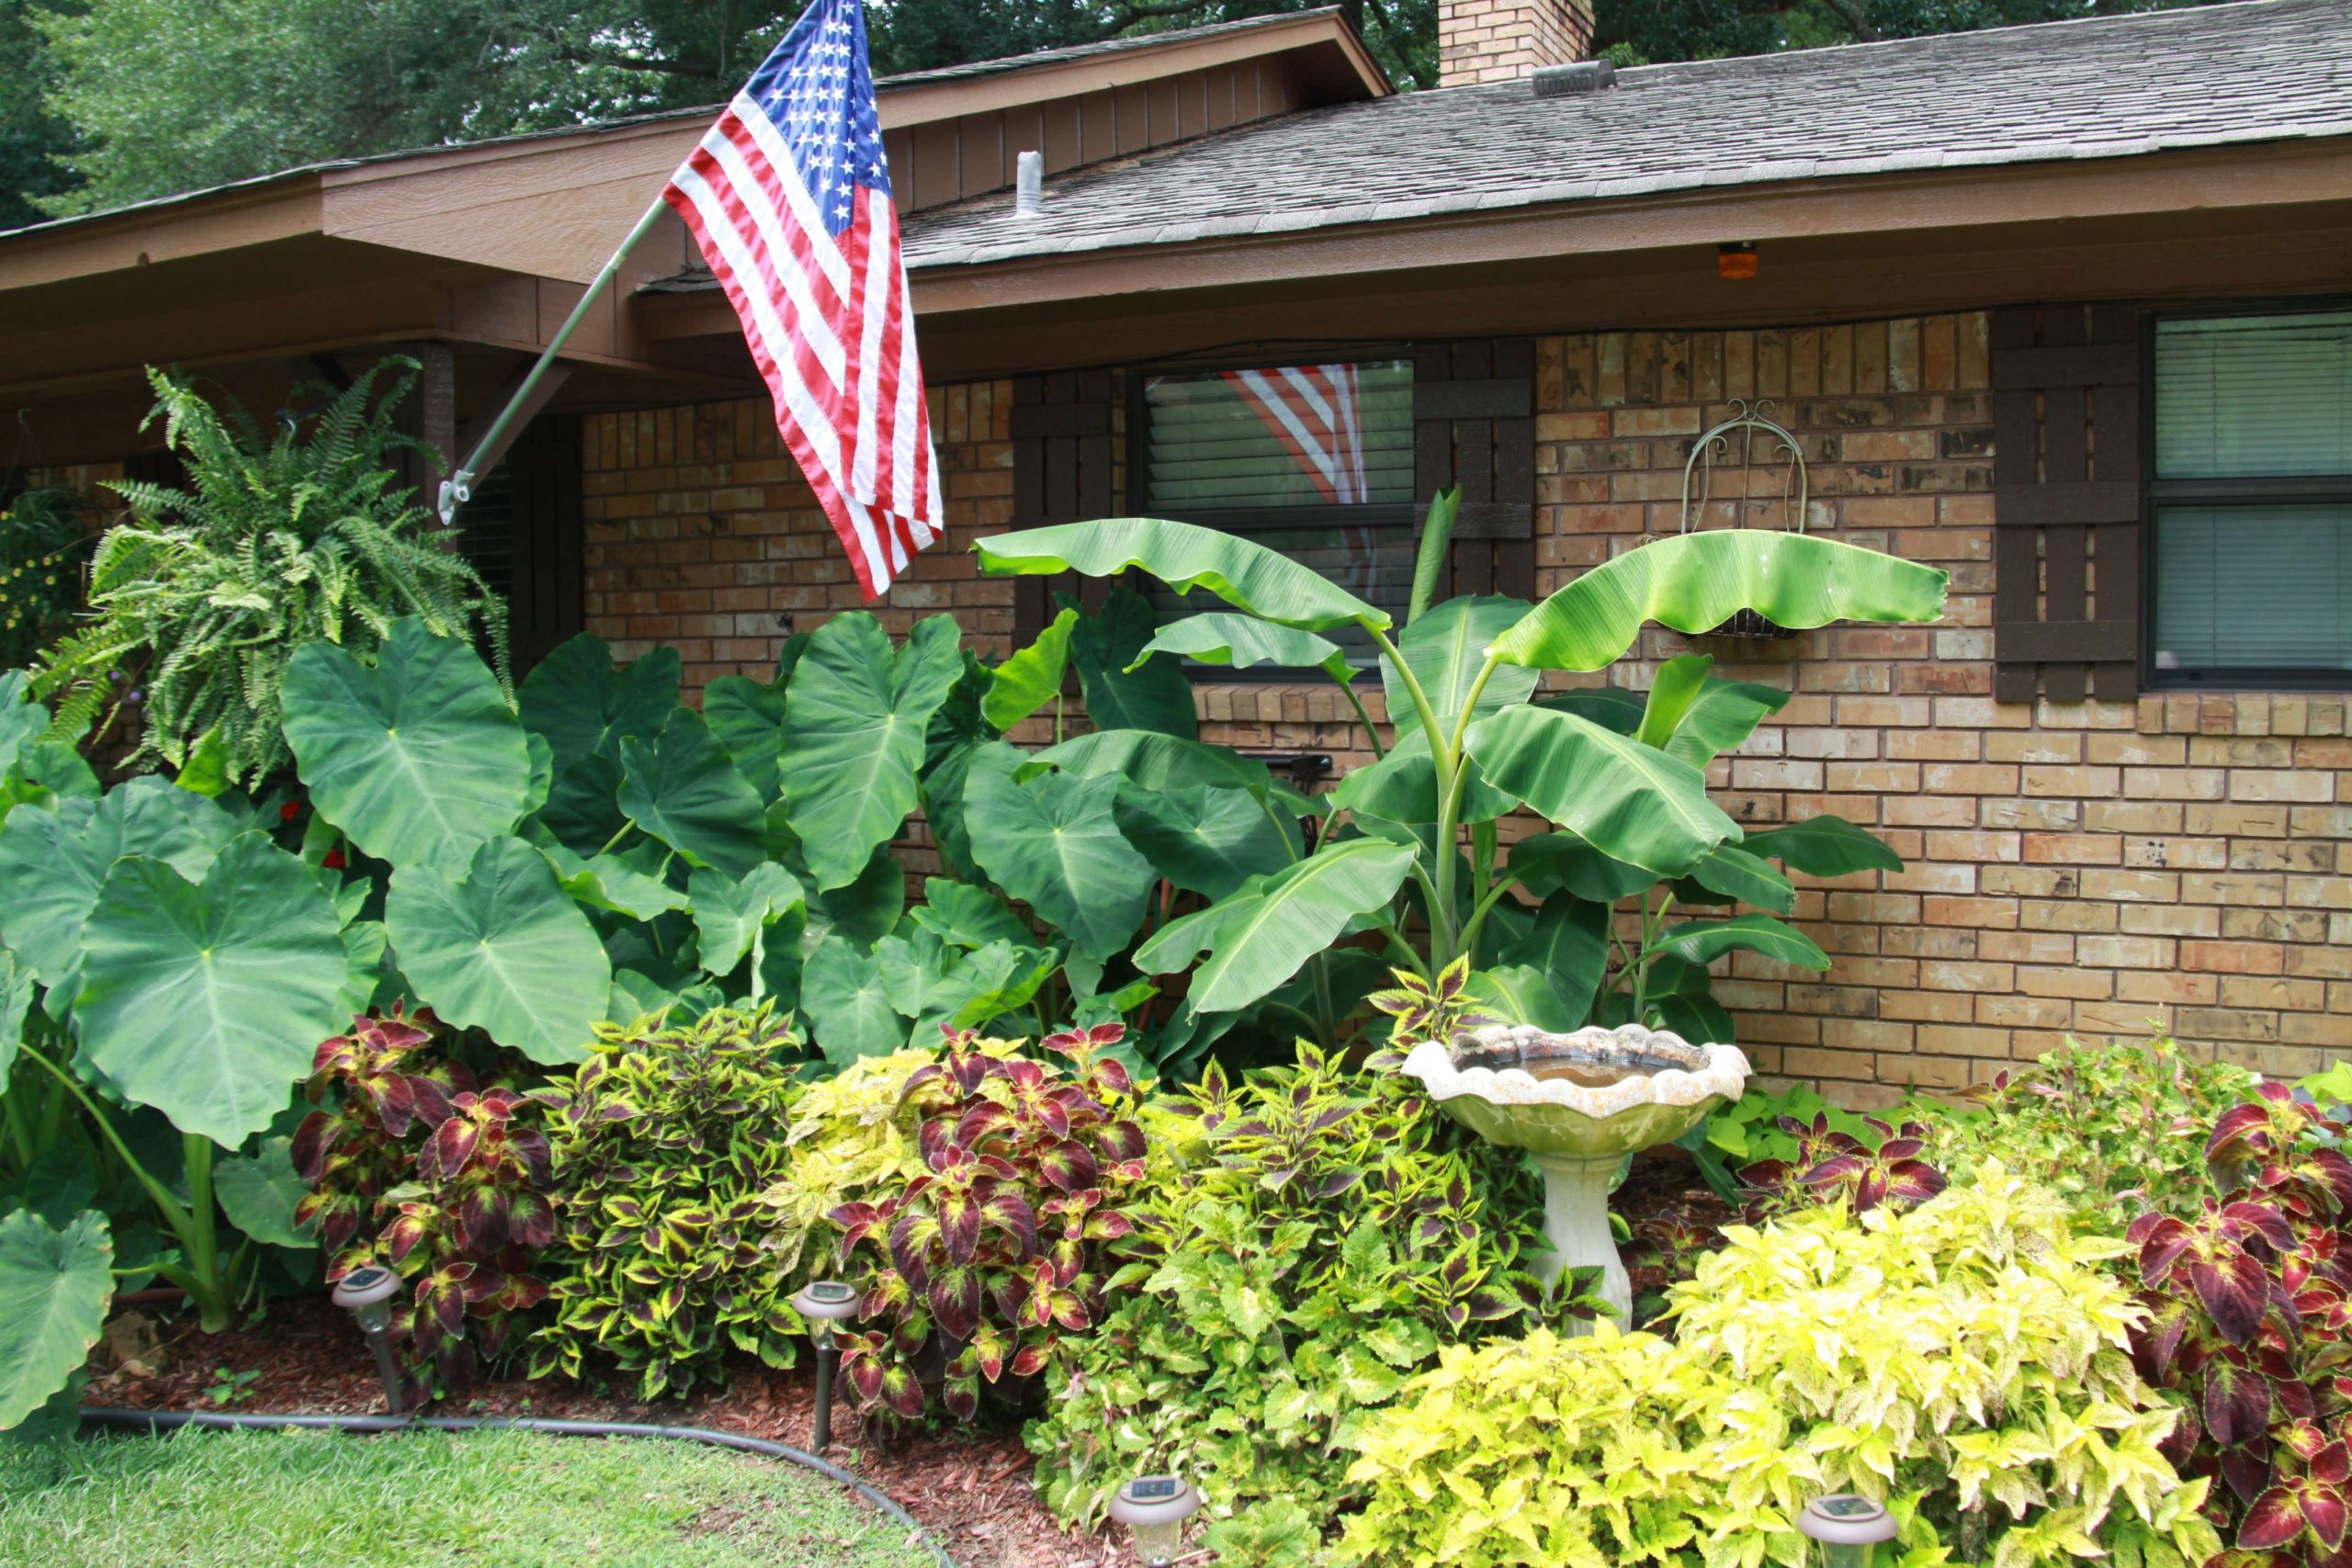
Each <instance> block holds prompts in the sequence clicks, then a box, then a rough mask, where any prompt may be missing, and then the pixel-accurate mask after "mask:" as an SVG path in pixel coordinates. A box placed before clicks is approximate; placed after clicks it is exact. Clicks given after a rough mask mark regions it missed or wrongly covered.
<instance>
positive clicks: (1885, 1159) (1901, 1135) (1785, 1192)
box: [1739, 1112, 1946, 1214]
mask: <svg viewBox="0 0 2352 1568" xmlns="http://www.w3.org/2000/svg"><path fill="white" fill-rule="evenodd" d="M1861 1120H1862V1126H1863V1129H1864V1134H1865V1135H1863V1136H1859V1137H1858V1136H1856V1135H1855V1134H1851V1133H1849V1132H1845V1131H1843V1130H1841V1129H1839V1128H1838V1127H1836V1126H1834V1125H1832V1124H1831V1122H1830V1119H1829V1117H1828V1115H1827V1113H1826V1112H1816V1113H1815V1115H1814V1118H1813V1120H1812V1121H1810V1122H1800V1121H1798V1120H1797V1119H1796V1118H1795V1117H1793V1116H1782V1117H1781V1118H1780V1119H1779V1123H1780V1129H1781V1133H1782V1134H1785V1135H1787V1136H1788V1137H1790V1138H1792V1139H1794V1140H1795V1142H1796V1145H1797V1147H1796V1153H1795V1155H1794V1156H1792V1157H1791V1158H1787V1159H1766V1160H1758V1161H1757V1162H1756V1163H1755V1164H1753V1165H1750V1166H1747V1167H1745V1168H1742V1169H1741V1171H1740V1173H1739V1174H1740V1179H1741V1180H1742V1181H1743V1182H1744V1183H1745V1184H1746V1185H1747V1190H1748V1192H1749V1193H1750V1194H1751V1195H1752V1196H1753V1198H1754V1200H1755V1201H1756V1203H1757V1206H1758V1207H1759V1208H1761V1209H1763V1210H1765V1211H1767V1212H1771V1211H1786V1210H1790V1209H1796V1208H1804V1207H1808V1206H1811V1205H1815V1204H1826V1203H1834V1202H1838V1201H1844V1202H1846V1203H1847V1204H1849V1206H1850V1207H1851V1208H1852V1210H1853V1212H1854V1213H1858V1214H1860V1213H1869V1212H1870V1211H1871V1210H1872V1209H1875V1208H1877V1207H1878V1206H1879V1205H1880V1204H1882V1203H1886V1204H1893V1205H1896V1206H1907V1205H1910V1204H1913V1203H1924V1202H1926V1201H1928V1199H1930V1198H1932V1197H1934V1196H1935V1195H1936V1194H1937V1193H1939V1192H1941V1191H1942V1190H1944V1188H1945V1186H1946V1181H1945V1179H1944V1174H1943V1172H1942V1171H1940V1170H1939V1169H1937V1168H1935V1167H1934V1166H1933V1165H1930V1164H1929V1163H1928V1161H1926V1160H1924V1159H1922V1158H1920V1157H1919V1156H1921V1155H1922V1154H1923V1153H1925V1152H1926V1150H1927V1146H1928V1142H1927V1140H1928V1127H1927V1124H1926V1123H1925V1122H1904V1123H1903V1124H1902V1125H1901V1126H1900V1127H1897V1126H1894V1125H1893V1124H1891V1123H1889V1122H1882V1121H1880V1120H1879V1119H1878V1118H1877V1117H1875V1116H1865V1117H1863V1118H1862V1119H1861Z"/></svg>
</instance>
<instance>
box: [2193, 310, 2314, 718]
mask: <svg viewBox="0 0 2352 1568" xmlns="http://www.w3.org/2000/svg"><path fill="white" fill-rule="evenodd" d="M2155 400H2156V406H2155V419H2154V423H2155V466H2154V479H2153V480H2152V482H2151V484H2150V499H2151V502H2153V513H2154V532H2155V538H2154V551H2153V567H2152V573H2151V574H2152V577H2153V589H2154V628H2153V632H2154V636H2153V642H2154V650H2155V658H2154V662H2155V666H2156V669H2157V671H2158V672H2159V676H2160V678H2169V679H2174V680H2176V681H2177V682H2180V683H2188V684H2198V683H2209V682H2210V683H2247V682H2261V681H2263V680H2266V679H2271V680H2278V681H2282V682H2293V681H2296V680H2297V678H2298V677H2300V678H2301V681H2302V683H2310V682H2312V680H2315V679H2317V680H2327V679H2328V672H2330V671H2352V625H2347V617H2346V605H2347V604H2352V597H2347V595H2348V594H2352V311H2342V310H2339V311H2325V312H2312V313H2309V314H2303V315H2270V316H2238V317H2229V318H2223V319H2220V320H2205V321H2161V322H2159V323H2158V324H2157V327H2156V341H2155ZM2330 683H2334V682H2332V681H2331V682H2330Z"/></svg>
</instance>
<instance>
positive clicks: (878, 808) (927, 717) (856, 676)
mask: <svg viewBox="0 0 2352 1568" xmlns="http://www.w3.org/2000/svg"><path fill="white" fill-rule="evenodd" d="M956 637H957V633H956V623H955V622H954V621H953V620H951V619H950V618H949V617H947V616H945V615H934V616H932V617H931V618H929V619H927V620H923V621H919V622H917V623H916V624H915V629H914V632H913V634H912V635H910V637H908V638H907V645H906V647H904V648H903V649H898V650H897V651H896V652H895V653H894V652H893V650H892V649H891V647H890V639H889V637H888V635H887V634H885V633H884V631H883V630H882V623H881V622H879V621H877V620H876V619H875V618H874V617H873V616H872V615H868V614H866V613H865V611H863V610H860V611H855V612H854V613H852V614H849V615H836V616H834V617H833V618H832V619H831V620H830V621H828V622H826V623H825V624H824V626H821V627H820V628H819V630H818V631H817V634H816V635H815V636H814V637H811V638H810V639H809V649H808V651H807V652H806V653H804V654H802V655H801V658H800V662H799V664H798V665H797V667H796V668H795V669H794V670H793V672H792V684H791V686H790V688H789V691H788V694H787V695H786V699H785V709H784V754H785V756H786V758H787V759H788V761H787V763H786V766H785V769H784V798H785V801H786V804H787V806H788V807H789V808H790V812H791V820H792V828H793V831H794V832H795V833H796V834H797V835H798V837H799V840H800V845H801V852H802V854H803V855H804V856H805V857H806V858H807V861H808V864H809V873H810V875H811V877H812V879H813V880H814V882H815V883H816V886H818V887H819V888H820V889H827V888H833V887H840V886H844V885H846V884H848V883H850V882H853V881H854V880H855V879H856V878H857V876H858V875H859V874H860V873H862V872H864V871H865V867H866V863H868V862H869V861H870V860H871V859H872V858H873V855H874V851H875V849H876V846H878V845H881V844H886V843H888V842H889V841H890V840H891V838H892V837H893V836H895V835H896V834H897V832H898V831H899V824H900V823H902V822H904V821H905V820H906V818H907V814H908V813H909V812H910V811H912V810H913V809H914V808H915V807H916V804H917V803H918V801H919V800H920V798H921V794H920V791H919V789H918V787H917V784H916V779H917V773H918V770H919V769H921V767H922V761H923V751H924V744H925V737H926V736H927V735H928V733H929V730H930V727H931V717H932V715H933V714H934V713H936V712H937V711H938V710H939V705H941V704H942V703H944V702H945V701H946V700H947V694H948V691H949V689H950V688H951V687H953V686H954V685H955V683H956V676H957V675H958V673H960V671H961V670H962V664H961V662H960V660H958V659H957V657H956V651H957V650H956Z"/></svg>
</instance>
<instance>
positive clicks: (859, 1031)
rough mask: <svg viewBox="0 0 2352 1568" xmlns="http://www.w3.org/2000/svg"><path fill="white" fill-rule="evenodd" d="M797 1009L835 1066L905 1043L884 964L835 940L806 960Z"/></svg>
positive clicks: (904, 1028) (887, 1051) (823, 944)
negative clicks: (885, 978)
mask: <svg viewBox="0 0 2352 1568" xmlns="http://www.w3.org/2000/svg"><path fill="white" fill-rule="evenodd" d="M800 1007H801V1010H802V1011H803V1012H805V1013H807V1014H808V1015H809V1025H810V1029H811V1037H812V1039H813V1040H814V1042H815V1043H816V1046H817V1049H818V1050H819V1051H820V1052H822V1053H823V1054H824V1057H825V1060H827V1061H828V1062H831V1063H832V1064H833V1065H834V1066H843V1067H845V1066H849V1064H850V1063H852V1062H854V1061H856V1060H857V1059H858V1058H859V1057H860V1056H887V1055H889V1054H890V1053H891V1052H893V1051H898V1050H901V1049H903V1048H904V1047H905V1045H906V1043H907V1020H906V1019H905V1018H903V1017H901V1016H900V1015H899V1011H898V1010H897V1009H896V1008H893V1007H892V1006H891V1005H890V997H889V991H888V987H886V986H885V985H884V984H883V978H882V960H881V959H880V958H879V957H878V956H876V954H875V953H865V952H861V951H860V950H859V949H858V948H857V947H856V946H855V945H854V944H853V943H851V942H845V941H842V939H840V938H838V937H833V938H828V939H827V940H826V941H825V942H821V943H820V944H819V946H818V948H817V951H816V952H814V953H810V954H809V962H808V964H807V965H806V966H805V967H804V968H803V969H802V970H801V973H800Z"/></svg>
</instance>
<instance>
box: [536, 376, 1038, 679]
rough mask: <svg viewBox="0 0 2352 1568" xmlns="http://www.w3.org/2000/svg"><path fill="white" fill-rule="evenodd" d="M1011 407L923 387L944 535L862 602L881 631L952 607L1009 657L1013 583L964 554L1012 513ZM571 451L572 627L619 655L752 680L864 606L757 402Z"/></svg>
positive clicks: (986, 387)
mask: <svg viewBox="0 0 2352 1568" xmlns="http://www.w3.org/2000/svg"><path fill="white" fill-rule="evenodd" d="M1011 409H1012V388H1011V386H1010V385H1009V384H1007V383H1005V382H1001V381H998V382H979V383H976V384H973V385H969V386H957V387H944V388H934V389H932V392H931V418H932V429H933V435H934V438H935V440H936V442H937V445H938V449H939V462H940V493H941V496H942V498H943V500H944V502H945V503H946V508H947V529H948V532H947V536H946V537H945V538H944V539H942V540H941V541H939V542H938V543H937V544H935V545H933V547H931V548H930V549H929V550H926V551H925V552H923V553H922V555H920V556H917V557H916V558H915V559H914V561H913V562H912V564H911V565H910V567H909V568H908V570H907V571H906V572H905V573H904V575H902V576H901V577H900V578H899V581H898V583H897V584H896V585H895V586H894V587H893V588H892V589H891V591H890V594H889V597H888V600H887V601H885V602H884V603H883V604H879V605H876V606H875V610H876V614H877V615H880V616H881V618H882V621H883V624H884V625H885V626H888V627H889V629H890V630H891V631H892V632H893V633H896V634H903V633H904V632H905V631H906V630H907V628H908V627H909V626H910V625H911V624H912V623H913V622H914V620H915V619H916V618H917V617H918V616H921V615H931V614H933V613H935V612H938V611H942V610H952V611H954V612H955V615H956V619H957V621H958V622H960V623H961V624H962V626H963V627H964V632H965V636H966V637H967V639H968V640H969V641H970V643H971V644H972V646H973V647H974V648H975V649H977V650H978V652H979V653H980V654H981V655H982V656H983V657H986V658H991V659H1001V658H1002V657H1003V656H1004V655H1005V654H1006V653H1007V652H1009V651H1011V648H1010V644H1011V639H1012V583H1011V582H1010V581H987V580H983V579H981V578H980V576H979V574H978V571H977V570H975V569H974V565H973V560H972V557H971V555H970V553H969V550H970V547H971V543H972V541H973V539H975V538H976V537H978V536H980V535H981V534H984V533H988V532H990V531H992V530H998V529H1001V528H1003V527H1005V526H1006V525H1008V524H1009V522H1010V521H1011V519H1012V444H1011V442H1010V439H1009V435H1008V422H1009V418H1010V413H1011ZM582 447H583V452H584V456H583V457H582V464H583V467H584V468H585V469H586V472H585V473H584V475H583V476H582V491H583V494H584V496H585V498H586V499H585V509H586V518H585V522H586V530H587V531H586V542H585V546H584V550H585V557H586V560H585V574H584V578H583V592H584V604H583V614H584V618H585V624H586V626H587V629H588V630H590V631H592V632H594V633H595V634H597V635H598V636H599V637H604V638H605V640H607V641H608V642H610V643H612V644H613V646H614V648H615V649H616V650H617V652H618V653H619V655H620V657H621V658H623V659H634V658H636V657H637V656H639V654H641V653H643V652H645V651H646V650H647V649H651V648H653V647H655V646H657V645H662V644H666V645H668V646H670V647H673V648H675V649H678V650H679V652H680V653H681V655H682V656H683V657H684V661H685V675H686V685H687V687H688V689H689V690H690V691H699V690H700V689H701V688H702V686H703V685H704V684H705V683H706V682H708V681H710V680H711V679H713V678H714V677H716V676H719V675H730V674H755V675H759V676H762V677H763V678H764V677H765V676H767V675H768V674H769V673H770V672H771V671H773V670H774V668H775V654H776V649H777V647H778V645H779V644H781V643H782V642H783V640H784V638H785V637H787V636H789V635H791V634H792V633H793V632H795V631H804V632H805V631H814V630H815V629H816V628H817V627H818V626H821V625H822V624H823V623H824V622H825V621H826V620H827V619H828V618H830V617H831V615H832V614H833V613H834V612H835V611H838V610H845V609H855V608H858V607H860V606H861V605H863V604H864V596H863V594H862V593H861V592H860V591H859V589H858V586H857V580H856V578H854V576H852V575H851V573H850V569H849V558H848V557H847V556H846V555H844V554H843V553H842V547H841V545H840V543H839V541H838V540H836V539H835V537H834V536H833V531H832V525H831V524H829V523H827V522H826V521H825V514H824V513H822V512H821V511H820V510H819V509H818V506H817V502H816V498H815V496H814V495H812V494H811V493H810V492H809V486H808V483H807V481H805V480H804V479H802V478H801V477H800V470H799V468H798V467H797V465H796V464H795V463H794V462H793V460H792V457H791V456H790V454H788V453H786V451H785V450H784V446H783V443H782V442H781V441H780V440H779V439H778V438H777V436H776V433H775V421H774V417H773V415H772V414H771V412H770V411H769V407H768V404H767V401H766V400H764V399H757V400H753V399H745V400H736V401H730V402H723V403H704V404H698V405H695V406H693V407H687V408H669V409H648V410H639V411H636V412H626V413H608V414H595V415H591V416H589V417H588V418H587V419H586V420H584V421H583V429H582Z"/></svg>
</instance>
